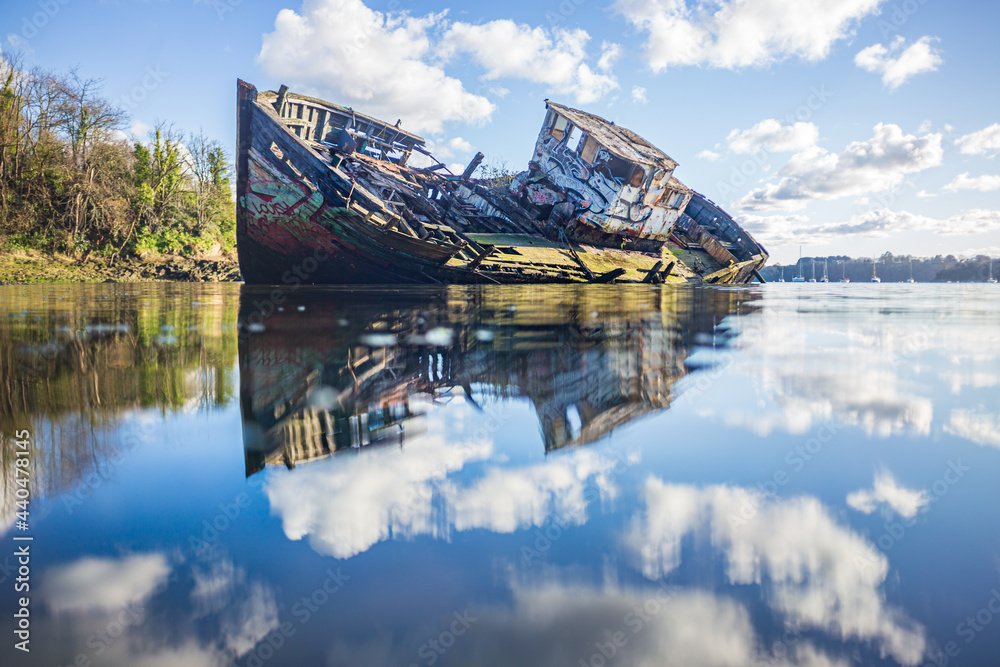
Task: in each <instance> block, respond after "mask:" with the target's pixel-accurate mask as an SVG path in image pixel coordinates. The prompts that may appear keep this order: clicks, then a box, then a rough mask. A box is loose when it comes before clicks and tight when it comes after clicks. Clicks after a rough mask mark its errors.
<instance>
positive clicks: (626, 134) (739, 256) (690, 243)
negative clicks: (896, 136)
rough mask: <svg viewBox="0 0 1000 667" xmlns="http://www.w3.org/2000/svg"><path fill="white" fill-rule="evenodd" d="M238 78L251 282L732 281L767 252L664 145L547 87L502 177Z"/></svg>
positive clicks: (381, 126)
mask: <svg viewBox="0 0 1000 667" xmlns="http://www.w3.org/2000/svg"><path fill="white" fill-rule="evenodd" d="M237 88H238V94H237V100H238V102H237V105H238V108H237V121H238V147H237V149H238V150H237V162H236V165H237V209H236V211H237V227H236V235H237V250H238V253H239V260H240V270H241V272H242V274H243V278H244V280H245V281H246V282H247V283H250V284H290V283H295V284H299V283H310V284H438V283H444V284H448V283H455V284H467V283H560V282H562V283H588V282H589V283H602V282H603V283H609V282H618V283H622V282H632V283H670V282H678V283H682V282H683V283H692V282H694V283H701V282H703V283H712V284H742V283H748V282H750V281H751V280H752V279H753V278H755V277H756V278H757V279H758V280H759V279H760V276H759V273H758V270H759V269H760V268H761V267H763V265H764V264H765V262H766V261H767V257H768V255H767V252H766V251H765V250H764V248H763V247H761V246H760V244H758V243H757V242H756V241H755V240H754V239H753V237H751V236H750V234H748V233H747V232H746V231H745V230H743V229H742V228H741V227H740V226H739V225H738V224H737V223H736V222H735V221H734V220H733V219H732V217H730V216H729V215H728V214H727V213H726V212H725V211H723V210H722V209H721V208H720V207H718V206H717V205H716V204H714V203H713V202H711V201H710V200H708V199H707V198H705V197H704V196H702V195H700V194H698V193H697V192H695V191H693V190H691V189H689V188H687V187H686V186H684V185H683V184H682V183H681V182H680V181H678V180H677V179H676V178H675V177H674V176H673V171H674V169H675V168H676V167H677V163H676V162H675V161H673V160H672V159H671V158H670V157H669V156H668V155H666V154H665V153H663V151H661V150H659V149H658V148H656V147H655V146H653V145H652V144H650V143H649V142H647V141H646V140H644V139H643V138H642V137H640V136H638V135H637V134H635V133H634V132H631V131H630V130H627V129H625V128H623V127H620V126H617V125H615V124H614V123H611V122H609V121H606V120H604V119H602V118H600V117H598V116H595V115H593V114H589V113H586V112H584V111H579V110H576V109H571V108H569V107H564V106H562V105H558V104H556V103H554V102H549V101H547V100H546V109H547V111H546V116H545V122H544V125H543V127H542V130H541V132H540V133H539V136H538V139H537V141H536V143H535V149H534V153H533V156H532V159H531V162H530V163H529V168H528V170H527V171H525V172H521V173H519V174H517V175H516V176H515V177H513V178H512V179H507V182H504V180H503V179H492V180H482V179H474V178H472V174H473V173H474V172H475V170H476V167H477V166H478V165H479V163H480V161H481V160H482V157H483V156H482V154H481V153H480V154H477V155H476V158H475V159H473V161H472V162H471V163H470V164H469V166H468V167H467V168H466V169H465V170H464V172H463V173H462V174H453V173H452V172H451V171H450V170H449V169H448V168H447V167H446V166H445V165H444V164H442V163H441V162H439V161H438V160H436V159H435V158H434V156H433V155H431V153H430V151H429V150H428V149H427V148H426V147H425V142H424V140H423V139H422V138H421V137H419V136H417V135H415V134H412V133H410V132H407V131H406V130H403V129H402V128H401V127H400V125H401V123H400V121H397V122H396V123H395V124H389V123H385V122H383V121H380V120H377V119H375V118H372V117H370V116H366V115H364V114H362V113H359V112H357V111H354V110H353V109H350V108H347V107H342V106H339V105H336V104H331V103H329V102H324V101H323V100H319V99H316V98H313V97H306V96H304V95H296V94H294V93H291V92H289V90H288V89H287V87H285V86H282V87H281V89H280V90H278V91H265V92H258V91H257V90H256V89H255V88H254V87H253V86H252V85H250V84H248V83H246V82H244V81H239V82H238V84H237ZM414 152H416V153H418V154H421V155H423V156H425V159H424V160H423V161H424V162H429V163H430V164H429V165H428V166H426V167H418V168H414V167H411V166H408V162H409V161H410V159H411V157H412V156H413V153H414Z"/></svg>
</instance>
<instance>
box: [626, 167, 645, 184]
mask: <svg viewBox="0 0 1000 667" xmlns="http://www.w3.org/2000/svg"><path fill="white" fill-rule="evenodd" d="M645 180H646V172H645V171H644V170H643V168H642V167H638V166H635V165H632V171H631V172H630V173H629V175H628V184H629V185H631V186H632V187H633V188H641V187H642V182H643V181H645Z"/></svg>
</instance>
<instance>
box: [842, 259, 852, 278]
mask: <svg viewBox="0 0 1000 667" xmlns="http://www.w3.org/2000/svg"><path fill="white" fill-rule="evenodd" d="M840 282H842V283H849V282H851V279H850V278H848V277H847V262H846V261H844V262H841V263H840Z"/></svg>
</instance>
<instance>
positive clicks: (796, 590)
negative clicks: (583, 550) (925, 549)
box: [626, 477, 927, 665]
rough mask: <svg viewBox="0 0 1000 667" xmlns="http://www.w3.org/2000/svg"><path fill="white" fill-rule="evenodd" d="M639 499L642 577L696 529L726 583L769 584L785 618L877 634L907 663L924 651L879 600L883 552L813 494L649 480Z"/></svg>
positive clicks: (844, 633) (670, 557)
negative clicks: (768, 495) (716, 554)
mask: <svg viewBox="0 0 1000 667" xmlns="http://www.w3.org/2000/svg"><path fill="white" fill-rule="evenodd" d="M645 501H646V512H645V513H644V514H643V515H640V516H638V517H636V519H635V521H634V522H633V524H632V526H631V527H630V529H629V531H628V533H627V536H626V544H627V545H628V546H629V547H630V548H631V549H632V550H633V552H634V553H635V555H636V557H637V558H638V560H639V561H640V562H641V564H642V569H643V574H644V575H645V576H646V577H648V578H650V579H659V578H661V577H663V576H665V575H667V574H668V573H670V572H672V571H673V570H674V569H676V568H677V567H678V566H679V565H680V563H681V557H682V552H681V548H680V546H681V543H682V541H684V540H685V537H686V536H688V535H693V536H694V540H693V543H694V544H696V545H709V544H710V545H711V548H713V549H718V550H719V551H721V552H722V553H723V554H724V557H725V568H726V574H727V577H728V579H729V581H730V582H731V583H733V584H740V585H749V584H758V585H763V586H765V587H766V589H767V591H766V593H765V595H764V596H763V599H764V600H765V601H767V604H768V605H770V606H771V607H772V608H774V610H775V611H778V612H781V613H783V614H785V615H787V616H788V620H787V622H790V623H793V624H799V625H802V626H804V627H812V628H817V629H821V630H824V631H827V632H830V633H835V634H838V635H840V636H841V637H842V638H843V639H848V638H854V639H858V640H861V641H873V642H875V643H876V644H877V645H878V646H879V648H880V650H881V651H883V652H884V653H885V654H888V655H890V656H892V658H893V659H895V660H896V661H897V662H899V663H901V664H903V665H915V664H918V663H919V662H920V660H921V658H922V657H923V655H924V650H925V647H926V643H927V640H926V637H925V631H924V629H923V628H922V627H921V626H919V625H917V624H916V623H914V622H913V621H911V620H909V619H907V618H905V617H904V616H903V615H902V613H901V612H899V611H898V610H896V609H892V608H890V607H888V606H887V605H886V603H885V598H884V594H883V593H882V591H881V587H882V584H883V583H884V582H885V580H886V575H887V574H888V571H889V565H888V561H887V559H886V557H885V555H884V554H882V553H881V552H878V551H875V550H874V549H873V548H872V547H871V546H870V545H869V544H867V543H866V542H865V540H864V539H863V538H862V537H861V536H860V535H858V534H857V533H855V532H853V531H851V530H849V529H847V528H844V527H841V526H839V525H838V524H837V523H836V522H835V521H834V519H833V517H832V516H831V515H830V513H829V512H828V511H827V510H826V509H825V508H824V506H823V505H822V503H820V502H819V501H818V500H817V499H816V498H812V497H808V496H806V497H796V498H789V499H779V500H774V501H767V500H765V499H763V498H762V497H761V494H760V493H759V492H758V491H756V490H751V489H744V488H739V487H730V486H710V487H705V488H700V487H696V486H691V485H681V484H668V483H665V482H663V481H661V480H659V479H657V478H655V477H650V478H649V479H648V480H647V482H646V488H645ZM702 548H706V547H702ZM702 556H704V558H705V560H706V561H708V560H709V558H708V554H704V555H702V554H699V558H701V557H702Z"/></svg>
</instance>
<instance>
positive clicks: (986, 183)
mask: <svg viewBox="0 0 1000 667" xmlns="http://www.w3.org/2000/svg"><path fill="white" fill-rule="evenodd" d="M944 189H945V190H951V191H952V192H958V191H959V190H979V191H980V192H992V191H993V190H1000V175H984V176H975V177H973V178H969V172H965V173H964V174H959V175H958V176H956V177H955V178H954V179H953V180H952V181H951V183H949V184H948V185H946V186H944Z"/></svg>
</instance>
